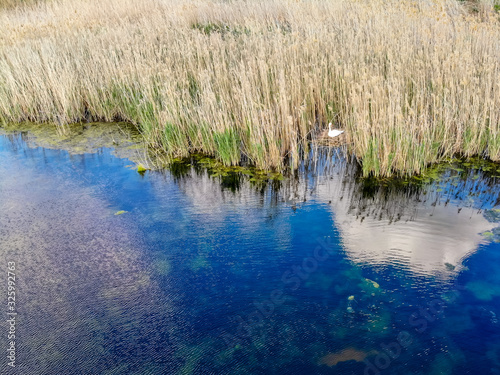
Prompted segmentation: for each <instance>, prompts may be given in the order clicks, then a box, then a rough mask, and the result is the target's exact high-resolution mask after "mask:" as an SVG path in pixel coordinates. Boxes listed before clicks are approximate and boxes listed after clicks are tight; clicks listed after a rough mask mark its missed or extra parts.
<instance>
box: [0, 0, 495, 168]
mask: <svg viewBox="0 0 500 375" xmlns="http://www.w3.org/2000/svg"><path fill="white" fill-rule="evenodd" d="M0 1H1V0H0ZM478 9H479V10H478V11H477V12H476V14H475V15H474V14H471V13H470V12H466V11H464V8H463V7H462V6H461V5H459V4H458V3H457V2H455V1H453V0H442V1H438V0H436V1H434V0H420V1H400V0H366V1H359V0H338V1H327V0H310V1H305V0H304V1H300V0H299V1H291V0H271V1H239V0H234V1H225V2H223V1H202V0H193V1H187V0H184V1H183V0H163V1H162V0H145V1H140V2H138V1H132V0H109V1H107V2H102V1H97V0H78V1H76V0H60V1H51V2H48V3H38V4H34V5H30V6H29V7H26V8H17V9H4V10H2V11H1V12H0V25H2V26H1V28H2V31H1V33H0V122H18V121H23V120H31V121H40V122H42V121H49V122H55V123H57V124H59V126H61V129H62V128H63V127H64V124H67V123H71V122H75V121H78V120H80V119H83V118H89V117H92V118H94V119H100V120H106V121H113V120H114V119H122V120H127V121H130V122H133V123H135V124H137V125H139V127H140V128H141V129H142V130H143V132H144V134H145V135H146V137H147V138H148V140H149V141H150V142H151V144H152V145H153V146H154V147H159V148H163V149H165V150H166V151H167V152H168V153H169V154H172V155H176V156H180V155H186V154H187V153H188V152H190V151H195V150H196V151H203V152H206V153H209V154H213V155H215V156H217V157H218V158H220V159H221V160H222V161H224V163H226V164H236V163H238V162H239V161H240V160H241V157H242V155H243V156H244V157H246V158H248V159H249V160H250V161H251V162H253V163H254V164H256V165H257V166H258V167H261V168H277V169H283V168H285V167H287V166H288V165H289V164H290V163H291V161H292V160H293V163H295V162H296V161H297V160H298V158H299V154H300V149H301V147H303V146H304V145H305V144H306V143H307V140H308V139H309V138H310V137H311V134H312V133H313V132H314V131H316V130H317V128H318V127H320V128H323V126H324V124H325V123H327V122H328V121H330V120H332V119H333V118H336V119H338V121H339V122H340V124H341V126H343V127H344V128H345V129H346V130H347V131H346V134H347V141H348V142H349V144H350V145H351V147H352V152H354V153H355V155H356V156H357V157H358V158H359V159H360V160H362V162H363V168H364V171H365V173H366V174H368V173H370V172H372V173H373V174H375V175H389V174H391V173H394V172H396V173H401V174H407V173H414V172H419V171H421V170H422V168H424V167H425V166H426V165H428V164H429V163H432V162H436V161H439V160H442V159H443V158H446V157H449V156H451V155H453V154H457V153H459V154H463V155H466V156H467V155H478V154H479V155H483V156H486V157H489V158H491V159H493V160H500V125H499V119H500V37H499V35H500V21H499V19H498V14H497V13H495V11H494V10H493V4H488V3H481V7H480V8H478Z"/></svg>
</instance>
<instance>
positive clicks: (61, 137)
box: [0, 122, 147, 162]
mask: <svg viewBox="0 0 500 375" xmlns="http://www.w3.org/2000/svg"><path fill="white" fill-rule="evenodd" d="M0 130H2V132H3V133H5V134H12V133H19V132H20V133H23V134H24V140H25V141H26V144H27V145H28V146H29V147H31V148H34V147H44V148H48V149H56V150H66V151H68V152H69V153H70V154H74V155H77V154H87V153H95V152H97V151H98V150H99V149H101V148H111V149H113V150H114V151H113V153H114V154H115V155H116V156H117V157H119V158H128V159H130V160H132V161H135V162H140V161H141V159H143V158H144V155H145V153H146V147H147V146H146V143H145V142H144V139H143V137H142V135H141V134H140V132H139V131H138V130H137V128H136V127H135V126H134V125H132V124H129V123H124V122H117V123H100V122H94V123H75V124H69V125H65V126H64V128H62V129H61V128H58V127H57V126H56V125H55V124H51V123H46V124H38V123H30V122H23V123H16V124H7V125H5V126H4V127H2V128H1V129H0ZM143 150H144V151H143Z"/></svg>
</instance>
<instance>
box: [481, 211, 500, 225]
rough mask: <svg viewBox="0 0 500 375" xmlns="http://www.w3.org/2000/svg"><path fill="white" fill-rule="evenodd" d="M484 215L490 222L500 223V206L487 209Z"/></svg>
mask: <svg viewBox="0 0 500 375" xmlns="http://www.w3.org/2000/svg"><path fill="white" fill-rule="evenodd" d="M483 216H484V218H485V219H486V220H488V221H489V222H490V223H500V208H493V209H491V210H485V211H484V213H483Z"/></svg>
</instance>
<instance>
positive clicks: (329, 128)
mask: <svg viewBox="0 0 500 375" xmlns="http://www.w3.org/2000/svg"><path fill="white" fill-rule="evenodd" d="M328 130H330V131H332V123H331V122H330V123H329V124H328Z"/></svg>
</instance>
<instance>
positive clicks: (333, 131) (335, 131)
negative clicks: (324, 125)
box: [328, 122, 344, 138]
mask: <svg viewBox="0 0 500 375" xmlns="http://www.w3.org/2000/svg"><path fill="white" fill-rule="evenodd" d="M343 132H344V131H343V130H338V129H332V123H331V122H330V123H329V124H328V136H329V137H331V138H335V137H338V136H339V135H341V134H342V133H343Z"/></svg>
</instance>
